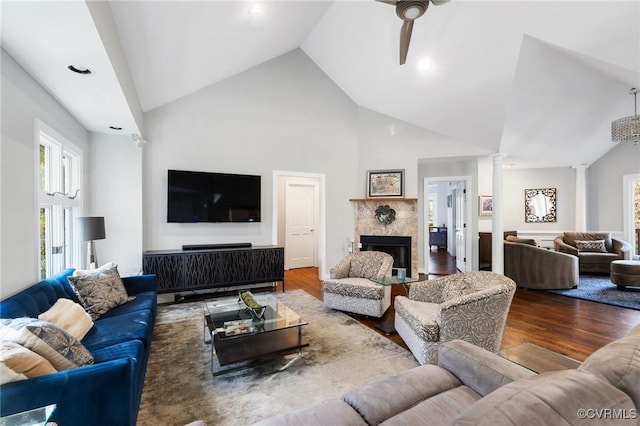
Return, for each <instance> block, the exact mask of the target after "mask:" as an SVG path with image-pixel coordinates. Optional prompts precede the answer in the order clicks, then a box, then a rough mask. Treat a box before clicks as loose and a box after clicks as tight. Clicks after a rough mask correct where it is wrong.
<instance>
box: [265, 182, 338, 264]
mask: <svg viewBox="0 0 640 426" xmlns="http://www.w3.org/2000/svg"><path fill="white" fill-rule="evenodd" d="M273 182H274V191H273V217H274V220H273V243H274V244H276V245H279V246H282V247H284V248H285V251H284V252H285V269H287V270H288V269H294V268H306V267H317V268H318V273H319V275H321V274H322V271H323V265H324V259H325V241H326V240H325V238H326V237H325V232H326V231H325V229H326V228H325V221H326V215H325V208H324V199H325V198H324V188H325V186H324V182H325V177H324V175H321V174H312V173H303V172H282V171H274V172H273Z"/></svg>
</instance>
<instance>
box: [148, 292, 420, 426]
mask: <svg viewBox="0 0 640 426" xmlns="http://www.w3.org/2000/svg"><path fill="white" fill-rule="evenodd" d="M277 297H278V298H279V299H281V300H282V301H283V302H284V303H286V304H287V305H288V306H290V307H291V308H292V309H293V310H294V311H295V312H297V313H298V314H299V315H300V316H302V318H304V319H305V320H306V321H307V322H308V323H309V324H308V325H306V326H305V328H304V335H305V337H306V338H307V339H308V340H309V342H310V346H309V347H308V348H306V349H305V350H304V352H303V357H301V358H298V359H295V358H294V357H293V356H290V357H288V358H287V359H284V360H283V359H282V358H280V359H277V358H276V359H274V360H266V361H263V362H259V363H248V364H247V365H245V366H243V368H239V369H238V370H237V371H233V372H230V373H225V374H223V375H220V376H216V377H213V376H212V374H211V358H210V351H211V347H210V345H209V344H207V343H204V333H203V325H204V324H203V310H202V302H189V303H184V304H174V305H166V306H160V307H159V313H158V321H157V325H156V328H155V330H154V337H153V344H152V347H151V355H150V359H149V366H148V369H147V377H146V380H145V385H144V392H143V395H142V403H141V406H140V412H139V415H138V425H154V426H155V425H159V424H162V425H184V424H187V423H190V422H192V421H195V420H198V419H201V420H203V421H204V422H205V423H206V424H207V425H216V426H224V425H234V426H235V425H250V424H252V423H255V422H257V421H259V420H261V419H264V418H267V417H271V416H273V415H275V414H278V413H280V412H284V411H289V410H292V409H295V408H299V407H303V406H307V405H311V404H315V403H318V402H321V401H325V400H328V399H332V398H339V397H340V396H341V395H342V394H343V393H344V392H346V391H347V390H350V389H352V388H354V387H356V386H359V385H362V384H365V383H369V382H372V381H375V380H377V379H381V378H383V377H386V376H389V375H391V374H395V373H399V372H401V371H404V370H407V369H409V368H412V367H415V366H417V365H418V363H417V361H416V360H415V359H414V358H413V356H412V355H411V353H410V352H408V351H407V350H405V349H403V348H402V347H400V346H398V345H396V344H395V343H393V342H391V341H389V340H388V339H386V338H385V337H383V336H381V335H379V334H377V333H375V332H374V331H372V330H370V329H368V328H367V327H365V326H363V325H362V324H360V323H358V322H357V321H355V320H353V319H352V318H350V317H349V316H347V315H345V314H343V313H341V312H337V311H332V310H329V309H325V308H324V306H323V305H322V302H320V301H319V300H318V299H316V298H314V297H312V296H310V295H309V294H307V293H306V292H304V291H303V290H293V291H290V292H287V293H278V294H277ZM287 360H289V364H288V366H287V368H286V369H284V370H282V371H278V368H279V367H281V366H282V365H283V361H285V362H286V361H287Z"/></svg>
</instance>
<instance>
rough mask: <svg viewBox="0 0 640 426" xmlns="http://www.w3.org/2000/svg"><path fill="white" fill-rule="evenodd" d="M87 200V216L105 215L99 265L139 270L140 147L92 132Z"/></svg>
mask: <svg viewBox="0 0 640 426" xmlns="http://www.w3.org/2000/svg"><path fill="white" fill-rule="evenodd" d="M90 137H91V139H90V140H91V154H90V158H91V161H90V164H91V168H90V172H89V174H90V181H91V191H90V194H89V195H90V203H89V205H90V206H91V207H90V209H89V210H88V212H87V213H86V214H87V216H104V220H105V233H106V238H105V239H104V240H98V241H96V252H97V254H98V260H99V263H100V264H104V263H106V262H110V261H112V262H115V263H117V264H118V271H119V272H120V275H122V276H127V275H135V274H138V273H140V272H141V270H142V150H143V149H144V148H138V147H137V146H136V144H135V143H134V142H133V141H132V139H131V137H130V136H117V135H109V134H106V133H91V135H90Z"/></svg>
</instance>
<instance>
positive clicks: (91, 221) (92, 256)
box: [78, 216, 105, 269]
mask: <svg viewBox="0 0 640 426" xmlns="http://www.w3.org/2000/svg"><path fill="white" fill-rule="evenodd" d="M78 232H79V235H80V240H81V241H87V263H86V269H95V268H97V267H98V255H97V254H96V243H95V240H104V238H105V232H104V217H96V216H88V217H79V218H78Z"/></svg>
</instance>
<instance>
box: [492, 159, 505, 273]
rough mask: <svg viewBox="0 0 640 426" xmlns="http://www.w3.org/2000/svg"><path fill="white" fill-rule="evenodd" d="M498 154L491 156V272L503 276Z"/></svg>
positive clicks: (501, 195)
mask: <svg viewBox="0 0 640 426" xmlns="http://www.w3.org/2000/svg"><path fill="white" fill-rule="evenodd" d="M504 157H506V155H505V154H502V153H500V152H498V153H495V154H491V155H490V156H489V158H491V159H492V160H493V182H492V190H493V213H492V216H491V218H492V220H491V270H492V271H493V272H496V273H498V274H504V220H503V216H502V211H503V210H504V209H503V206H504V196H503V189H502V159H503V158H504Z"/></svg>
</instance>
